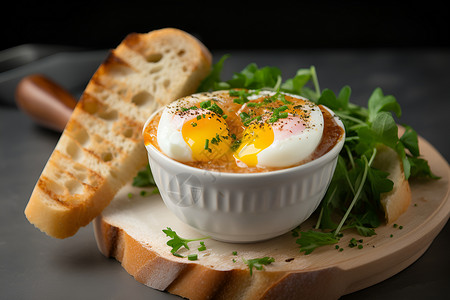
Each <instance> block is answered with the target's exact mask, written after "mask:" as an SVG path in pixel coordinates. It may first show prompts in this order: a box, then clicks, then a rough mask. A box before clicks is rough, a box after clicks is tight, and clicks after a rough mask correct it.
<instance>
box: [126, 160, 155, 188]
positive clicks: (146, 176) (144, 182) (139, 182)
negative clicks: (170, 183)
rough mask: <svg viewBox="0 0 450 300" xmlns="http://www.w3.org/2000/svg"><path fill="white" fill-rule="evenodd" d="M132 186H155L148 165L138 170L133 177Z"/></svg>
mask: <svg viewBox="0 0 450 300" xmlns="http://www.w3.org/2000/svg"><path fill="white" fill-rule="evenodd" d="M132 184H133V186H136V187H152V186H156V182H155V179H154V178H153V174H152V171H151V170H150V165H149V164H147V166H146V167H145V168H144V169H143V170H141V171H139V172H138V173H137V175H136V176H135V177H134V178H133V183H132Z"/></svg>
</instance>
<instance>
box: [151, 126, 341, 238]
mask: <svg viewBox="0 0 450 300" xmlns="http://www.w3.org/2000/svg"><path fill="white" fill-rule="evenodd" d="M337 122H338V123H340V125H341V127H342V128H344V127H343V125H342V123H341V122H340V120H337ZM344 137H345V135H344V136H342V137H341V139H340V140H339V141H338V143H337V144H336V145H335V147H334V148H333V149H331V150H330V151H329V152H328V153H326V154H325V155H323V156H321V157H319V158H318V159H315V160H313V161H311V162H309V163H307V164H304V165H301V166H297V167H292V168H287V169H283V170H279V171H273V172H265V173H247V174H240V173H221V172H213V171H207V170H202V169H198V168H194V167H191V166H187V165H185V164H182V163H180V162H177V161H175V160H172V159H170V158H168V157H167V156H165V155H164V154H162V153H160V152H159V151H158V150H157V149H156V148H155V147H153V146H152V145H147V146H146V148H147V152H148V158H149V163H150V168H151V170H152V173H153V177H154V179H155V182H156V184H157V186H158V188H159V191H160V194H161V197H162V199H163V201H164V203H165V204H166V206H167V207H168V208H169V209H170V210H171V211H172V212H173V213H174V214H175V215H176V216H177V217H178V218H179V219H180V220H181V221H183V222H184V223H186V224H188V225H189V226H191V227H193V228H194V229H196V230H198V231H199V232H201V233H203V234H205V235H208V236H210V237H211V238H214V239H216V240H220V241H225V242H240V243H242V242H255V241H262V240H267V239H270V238H273V237H276V236H279V235H282V234H284V233H286V232H289V231H290V230H292V229H294V228H295V227H297V226H298V225H299V224H301V223H302V222H304V221H305V220H306V219H307V218H309V217H310V216H311V214H312V213H313V212H314V211H315V210H316V209H317V207H318V206H319V204H320V201H321V200H322V198H323V196H324V195H325V193H326V191H327V188H328V185H329V184H330V181H331V179H332V177H333V173H334V170H335V167H336V163H337V159H338V155H339V152H340V151H341V149H342V147H343V144H344Z"/></svg>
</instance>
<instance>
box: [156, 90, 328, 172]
mask: <svg viewBox="0 0 450 300" xmlns="http://www.w3.org/2000/svg"><path fill="white" fill-rule="evenodd" d="M323 131H324V117H323V115H322V112H321V110H320V108H319V107H318V106H317V105H316V104H315V103H313V102H311V101H309V100H308V99H305V98H302V97H300V96H296V95H291V94H285V93H280V92H277V93H275V92H266V91H264V92H262V91H242V92H241V93H240V94H239V96H236V94H233V93H230V92H229V91H218V92H212V93H201V94H194V95H191V96H187V97H184V98H181V99H179V100H176V101H174V102H172V103H171V104H169V105H167V106H166V107H165V108H164V109H163V111H162V113H161V117H160V120H159V123H158V127H157V134H156V137H157V143H158V146H159V148H160V150H161V151H162V152H163V153H164V154H166V155H167V156H169V157H171V158H173V159H175V160H178V161H180V162H185V163H186V162H204V163H210V162H212V161H214V160H217V159H219V158H220V159H221V160H222V161H223V160H224V159H225V160H226V159H228V160H233V163H234V164H236V165H237V166H238V167H240V168H245V167H262V168H265V167H275V168H277V167H279V168H284V167H289V166H293V165H296V164H299V163H301V162H302V161H305V160H307V159H308V158H309V157H310V156H311V155H312V154H313V152H314V151H315V149H316V148H317V146H318V145H319V144H320V142H321V139H322V135H323Z"/></svg>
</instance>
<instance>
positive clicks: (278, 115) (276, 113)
mask: <svg viewBox="0 0 450 300" xmlns="http://www.w3.org/2000/svg"><path fill="white" fill-rule="evenodd" d="M286 109H288V107H287V105H283V106H280V107H277V108H275V109H274V110H273V114H272V117H271V118H270V119H269V123H275V122H276V121H278V120H279V119H284V118H287V117H288V113H287V112H283V111H285V110H286Z"/></svg>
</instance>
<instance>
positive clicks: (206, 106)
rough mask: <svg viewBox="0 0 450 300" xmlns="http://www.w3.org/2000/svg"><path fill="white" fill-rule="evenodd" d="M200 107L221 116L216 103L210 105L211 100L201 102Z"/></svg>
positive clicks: (221, 112) (221, 111)
mask: <svg viewBox="0 0 450 300" xmlns="http://www.w3.org/2000/svg"><path fill="white" fill-rule="evenodd" d="M200 107H201V108H203V109H207V110H210V111H212V112H214V113H216V114H218V115H219V116H222V115H223V110H222V108H220V106H219V105H217V103H215V102H212V103H211V100H207V101H203V102H201V103H200Z"/></svg>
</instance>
